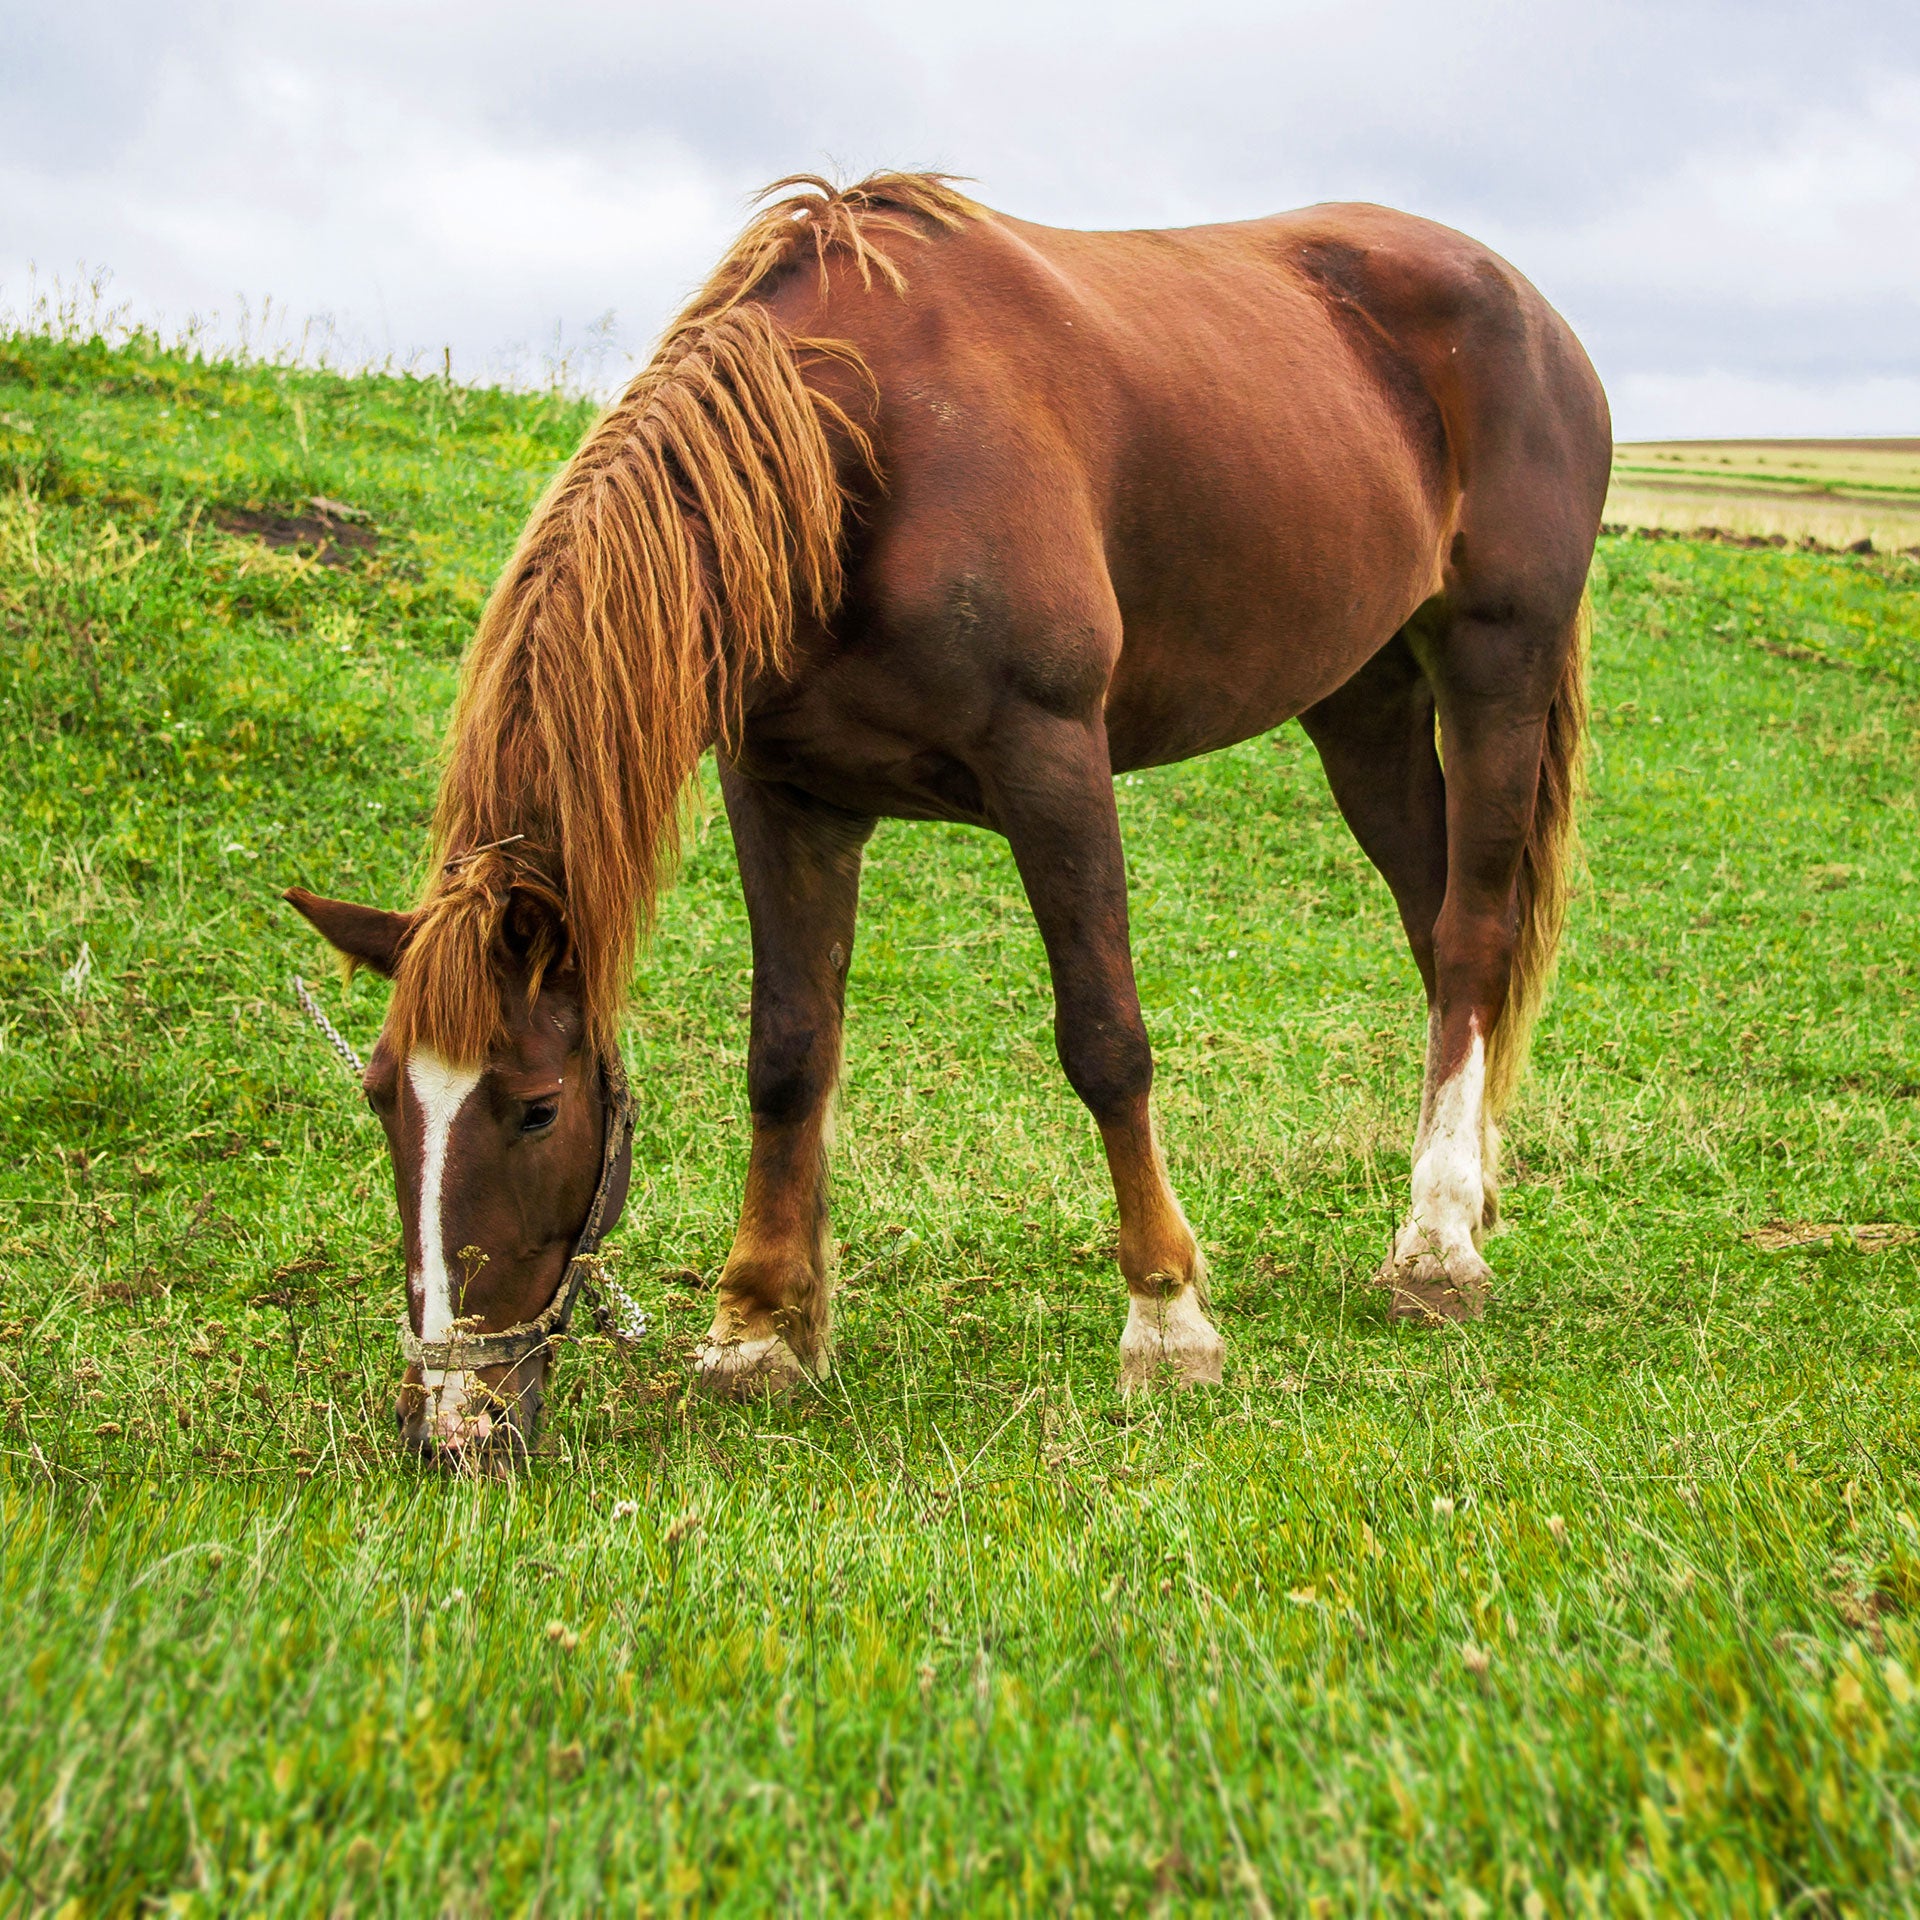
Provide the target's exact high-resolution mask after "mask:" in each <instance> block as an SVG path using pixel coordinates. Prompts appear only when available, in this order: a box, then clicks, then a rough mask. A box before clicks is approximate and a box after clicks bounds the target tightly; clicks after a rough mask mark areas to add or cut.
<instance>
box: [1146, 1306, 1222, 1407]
mask: <svg viewBox="0 0 1920 1920" xmlns="http://www.w3.org/2000/svg"><path fill="white" fill-rule="evenodd" d="M1226 1354H1227V1343H1226V1342H1225V1341H1224V1340H1222V1339H1221V1338H1220V1334H1219V1331H1218V1329H1217V1328H1215V1326H1214V1324H1213V1322H1212V1321H1211V1320H1209V1319H1208V1318H1207V1316H1206V1313H1205V1311H1204V1310H1203V1309H1202V1308H1201V1305H1200V1296H1199V1295H1198V1294H1197V1293H1196V1292H1195V1291H1194V1289H1193V1288H1192V1287H1182V1288H1181V1289H1180V1291H1179V1292H1178V1293H1175V1294H1171V1295H1168V1296H1166V1297H1165V1298H1153V1299H1149V1298H1148V1297H1146V1296H1145V1295H1143V1294H1138V1293H1136V1294H1133V1295H1131V1296H1129V1300H1128V1307H1127V1330H1126V1332H1125V1333H1123V1334H1122V1335H1121V1336H1120V1391H1121V1392H1122V1393H1136V1392H1138V1391H1139V1390H1140V1389H1141V1388H1142V1387H1156V1386H1168V1387H1217V1386H1218V1385H1219V1384H1220V1369H1221V1366H1222V1364H1223V1363H1224V1362H1225V1360H1226Z"/></svg>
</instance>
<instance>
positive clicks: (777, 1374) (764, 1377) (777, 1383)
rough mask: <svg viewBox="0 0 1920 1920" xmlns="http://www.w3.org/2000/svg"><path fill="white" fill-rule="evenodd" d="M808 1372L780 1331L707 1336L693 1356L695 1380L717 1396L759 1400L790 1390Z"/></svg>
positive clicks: (717, 1397)
mask: <svg viewBox="0 0 1920 1920" xmlns="http://www.w3.org/2000/svg"><path fill="white" fill-rule="evenodd" d="M806 1376H807V1369H806V1367H805V1366H804V1365H802V1364H801V1360H800V1356H799V1355H798V1354H797V1353H795V1352H794V1350H793V1349H792V1348H791V1347H790V1346H788V1345H787V1343H786V1341H785V1340H783V1339H782V1338H781V1337H780V1335H779V1334H777V1333H770V1334H766V1335H764V1336H763V1337H762V1338H760V1339H758V1340H726V1341H720V1340H716V1339H714V1338H713V1337H712V1336H711V1335H709V1336H708V1338H707V1340H706V1342H705V1344H704V1345H703V1346H702V1347H701V1349H700V1351H699V1353H698V1354H696V1355H695V1356H694V1362H693V1381H694V1385H695V1386H697V1387H699V1388H700V1390H701V1391H702V1392H703V1393H710V1394H712V1395H713V1396H714V1397H715V1398H716V1399H718V1400H757V1399H762V1398H765V1397H767V1396H770V1395H773V1394H781V1393H787V1392H789V1391H791V1390H792V1389H793V1388H794V1387H796V1386H798V1385H799V1384H800V1382H801V1381H802V1380H803V1379H805V1378H806Z"/></svg>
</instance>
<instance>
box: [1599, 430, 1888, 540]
mask: <svg viewBox="0 0 1920 1920" xmlns="http://www.w3.org/2000/svg"><path fill="white" fill-rule="evenodd" d="M1607 521H1608V523H1609V524H1610V525H1613V526H1623V527H1642V528H1647V527H1657V528H1661V529H1664V530H1666V531H1668V532H1677V533H1692V532H1695V531H1697V530H1699V529H1700V528H1702V527H1712V528H1717V529H1719V530H1720V531H1721V532H1724V533H1732V534H1738V535H1741V536H1743V537H1745V538H1747V539H1779V540H1780V541H1782V542H1783V543H1798V542H1801V541H1811V542H1812V543H1814V544H1815V545H1816V546H1822V547H1852V546H1854V545H1856V544H1857V543H1858V542H1859V541H1862V540H1868V541H1871V542H1872V543H1873V546H1874V547H1875V548H1876V549H1877V550H1878V551H1879V552H1882V553H1901V552H1905V553H1909V554H1920V440H1896V439H1887V440H1669V441H1653V442H1643V443H1640V444H1637V445H1634V444H1629V445H1624V446H1618V447H1616V448H1615V449H1614V455H1613V485H1612V487H1611V488H1610V489H1609V491H1608V495H1607Z"/></svg>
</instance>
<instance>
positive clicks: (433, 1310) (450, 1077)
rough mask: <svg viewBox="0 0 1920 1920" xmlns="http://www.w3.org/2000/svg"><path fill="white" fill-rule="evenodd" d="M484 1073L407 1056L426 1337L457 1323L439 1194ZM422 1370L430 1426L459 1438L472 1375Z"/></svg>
mask: <svg viewBox="0 0 1920 1920" xmlns="http://www.w3.org/2000/svg"><path fill="white" fill-rule="evenodd" d="M480 1073H481V1069H480V1068H478V1067H454V1066H449V1065H448V1064H447V1062H446V1061H444V1060H442V1059H441V1058H440V1056H439V1055H438V1054H436V1053H430V1052H429V1051H427V1049H426V1048H424V1047H423V1048H421V1049H420V1050H419V1051H418V1052H416V1053H414V1054H413V1055H412V1056H411V1057H410V1058H409V1059H408V1061H407V1084H408V1085H409V1086H411V1087H412V1088H413V1097H414V1098H415V1099H416V1100H417V1101H419V1103H420V1117H421V1125H422V1128H423V1133H422V1139H421V1151H420V1194H419V1211H418V1213H417V1215H416V1218H417V1220H418V1223H419V1225H418V1237H419V1242H420V1271H419V1272H418V1273H417V1274H415V1275H414V1276H412V1278H413V1285H414V1290H415V1291H416V1292H417V1293H418V1294H419V1296H420V1337H421V1339H422V1340H444V1339H445V1338H446V1337H447V1335H448V1333H449V1332H451V1331H452V1328H453V1320H454V1298H453V1275H452V1273H451V1272H450V1271H449V1270H448V1267H447V1239H446V1233H445V1231H444V1229H443V1228H442V1226H441V1221H440V1199H441V1190H442V1187H443V1186H444V1184H445V1181H446V1177H447V1145H448V1142H449V1141H450V1140H451V1139H452V1137H453V1124H454V1122H455V1121H456V1120H457V1119H458V1118H459V1117H460V1110H461V1108H462V1107H464V1106H465V1105H466V1104H467V1101H468V1098H469V1097H470V1096H471V1095H472V1093H473V1090H474V1088H475V1087H477V1086H478V1085H479V1084H480ZM423 1371H424V1373H425V1378H426V1388H427V1400H428V1409H427V1411H428V1422H429V1425H430V1426H432V1427H433V1429H434V1430H435V1431H436V1432H437V1433H439V1434H440V1435H441V1436H442V1437H443V1438H446V1439H452V1438H455V1437H456V1436H457V1435H458V1434H460V1433H461V1432H463V1431H464V1424H465V1423H464V1421H463V1420H462V1417H461V1410H462V1408H463V1407H464V1406H465V1405H466V1399H467V1390H468V1388H469V1387H470V1386H471V1385H472V1384H473V1377H472V1375H471V1374H468V1373H465V1372H456V1373H445V1372H442V1371H441V1369H439V1368H438V1367H428V1368H425V1369H424V1370H423Z"/></svg>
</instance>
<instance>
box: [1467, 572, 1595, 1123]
mask: <svg viewBox="0 0 1920 1920" xmlns="http://www.w3.org/2000/svg"><path fill="white" fill-rule="evenodd" d="M1592 627H1593V609H1592V604H1591V602H1590V601H1589V600H1588V599H1587V598H1586V596H1584V595H1583V596H1582V597H1581V601H1580V610H1579V612H1578V613H1576V614H1575V615H1574V621H1573V634H1572V640H1571V644H1570V645H1569V646H1568V648H1567V657H1566V663H1565V664H1564V665H1563V666H1562V667H1561V669H1560V684H1559V686H1558V687H1557V688H1556V689H1555V690H1554V695H1553V701H1552V704H1551V705H1550V706H1549V707H1548V708H1547V727H1546V739H1545V742H1544V745H1543V747H1542V749H1541V754H1540V785H1539V789H1538V791H1537V793H1536V794H1535V797H1534V803H1533V824H1532V826H1531V827H1530V828H1528V830H1527V840H1526V845H1525V847H1524V848H1523V849H1522V850H1521V854H1520V875H1519V880H1518V882H1517V887H1518V895H1519V898H1518V905H1519V928H1518V932H1517V934H1516V936H1515V939H1514V947H1513V973H1512V976H1511V978H1510V980H1509V983H1508V986H1507V1004H1506V1007H1505V1009H1504V1010H1503V1011H1502V1013H1501V1015H1500V1019H1499V1022H1498V1024H1497V1025H1496V1026H1495V1027H1494V1030H1493V1038H1492V1043H1491V1045H1490V1046H1489V1047H1488V1050H1487V1054H1488V1057H1487V1110H1488V1113H1489V1116H1490V1117H1492V1118H1495V1119H1497V1118H1498V1117H1499V1116H1500V1115H1501V1114H1503V1113H1504V1112H1505V1111H1506V1109H1507V1106H1508V1104H1509V1102H1510V1101H1511V1100H1512V1098H1513V1092H1514V1088H1515V1087H1516V1086H1517V1085H1518V1083H1519V1079H1520V1072H1521V1069H1522V1068H1523V1067H1524V1066H1525V1065H1526V1063H1527V1043H1528V1042H1529V1041H1530V1040H1531V1039H1532V1037H1533V1023H1534V1021H1535V1019H1536V1018H1538V1016H1539V1013H1540V1008H1541V1004H1542V1002H1544V1001H1545V999H1546V997H1547V983H1548V982H1549V981H1550V980H1551V979H1552V977H1553V963H1554V958H1555V955H1556V954H1557V953H1558V951H1559V947H1560V933H1561V929H1562V928H1563V927H1564V926H1565V925H1566V919H1567V903H1568V901H1569V900H1570V899H1571V897H1572V894H1573V873H1574V867H1575V864H1576V860H1577V856H1578V851H1579V835H1578V831H1577V824H1576V821H1575V818H1574V815H1575V810H1576V808H1577V807H1578V806H1579V803H1580V800H1581V797H1582V795H1583V794H1584V792H1585V789H1586V777H1585V776H1586V757H1587V651H1588V638H1589V635H1590V634H1591V632H1592Z"/></svg>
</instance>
